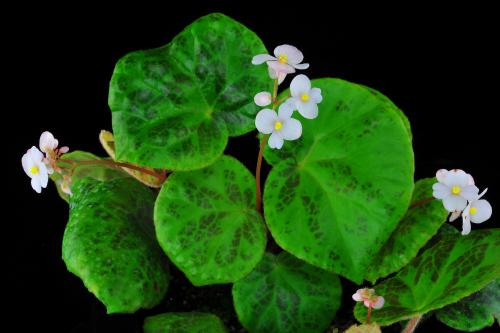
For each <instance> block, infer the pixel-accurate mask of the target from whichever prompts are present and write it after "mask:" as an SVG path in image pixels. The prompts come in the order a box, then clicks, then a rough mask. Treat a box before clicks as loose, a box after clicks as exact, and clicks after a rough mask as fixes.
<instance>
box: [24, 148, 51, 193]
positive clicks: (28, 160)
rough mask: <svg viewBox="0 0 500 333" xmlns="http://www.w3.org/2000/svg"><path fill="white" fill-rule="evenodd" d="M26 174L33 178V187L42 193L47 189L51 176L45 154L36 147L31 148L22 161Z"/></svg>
mask: <svg viewBox="0 0 500 333" xmlns="http://www.w3.org/2000/svg"><path fill="white" fill-rule="evenodd" d="M21 163H22V165H23V169H24V172H25V173H26V174H27V175H28V176H29V177H30V178H31V187H33V189H34V190H35V191H36V192H37V193H41V192H42V188H46V187H47V183H48V180H49V174H48V170H47V167H46V165H45V163H44V158H43V154H42V152H41V151H39V150H38V148H36V147H35V146H33V147H31V149H29V150H28V151H27V152H26V154H24V155H23V158H22V159H21Z"/></svg>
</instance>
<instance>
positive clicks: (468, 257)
mask: <svg viewBox="0 0 500 333" xmlns="http://www.w3.org/2000/svg"><path fill="white" fill-rule="evenodd" d="M499 253H500V230H498V229H492V230H476V231H473V232H472V233H471V234H469V235H467V236H462V235H457V234H447V235H443V236H441V239H440V240H439V241H438V242H437V243H436V244H434V245H433V246H432V247H431V248H429V249H428V250H427V251H425V252H423V253H422V254H421V255H420V256H418V257H416V258H415V259H413V261H412V262H411V263H410V264H408V265H407V266H406V267H405V268H404V269H403V270H401V271H400V272H399V273H398V274H397V275H395V276H394V277H392V278H389V279H387V280H385V281H383V282H381V283H380V284H377V285H375V286H374V287H373V288H374V289H375V292H376V293H377V295H381V296H383V297H384V298H385V305H384V307H383V308H382V309H380V310H374V311H373V314H372V320H373V322H376V323H378V324H380V325H390V324H392V323H395V322H397V321H400V320H403V319H408V318H410V317H413V316H418V315H422V314H425V313H427V312H429V311H432V310H435V309H439V308H441V307H443V306H445V305H448V304H451V303H454V302H457V301H458V300H460V299H461V298H463V297H465V296H468V295H470V294H472V293H473V292H476V291H478V290H480V289H481V288H483V287H484V286H486V285H487V284H488V283H490V282H491V281H493V280H494V279H496V278H499V277H500V262H499V261H498V254H499ZM354 315H355V317H356V319H358V320H359V321H361V322H364V321H365V319H366V307H364V306H363V305H362V304H361V303H358V304H357V305H356V308H355V310H354Z"/></svg>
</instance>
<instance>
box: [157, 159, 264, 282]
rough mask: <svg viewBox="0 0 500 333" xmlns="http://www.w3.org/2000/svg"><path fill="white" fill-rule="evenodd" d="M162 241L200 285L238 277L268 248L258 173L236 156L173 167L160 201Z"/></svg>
mask: <svg viewBox="0 0 500 333" xmlns="http://www.w3.org/2000/svg"><path fill="white" fill-rule="evenodd" d="M155 226H156V235H157V238H158V241H159V242H160V245H161V247H162V248H163V250H164V251H165V253H166V254H167V255H168V256H169V257H170V259H171V260H172V261H173V262H174V263H175V265H176V266H177V267H178V268H180V269H181V270H182V271H183V272H184V273H185V274H186V276H187V277H188V278H189V280H190V281H191V283H193V284H194V285H196V286H201V285H207V284H215V283H229V282H234V281H236V280H238V279H240V278H242V277H243V276H245V275H246V274H248V273H250V271H251V270H252V269H253V268H254V267H255V265H257V263H258V262H259V261H260V260H261V258H262V255H263V254H264V250H265V245H266V230H265V225H264V222H263V221H262V217H261V215H260V214H259V213H257V211H256V210H255V179H254V177H253V176H252V174H251V173H250V172H249V171H248V170H247V169H246V168H245V167H244V166H243V165H242V164H241V163H240V162H238V161H237V160H236V159H234V158H232V157H229V156H222V157H221V158H220V159H219V160H218V161H217V162H215V163H214V164H212V165H211V166H209V167H207V168H204V169H199V170H195V171H185V172H174V173H173V174H172V175H171V176H170V177H169V178H168V180H167V182H166V184H165V185H163V188H162V190H161V192H160V195H159V196H158V199H157V201H156V206H155Z"/></svg>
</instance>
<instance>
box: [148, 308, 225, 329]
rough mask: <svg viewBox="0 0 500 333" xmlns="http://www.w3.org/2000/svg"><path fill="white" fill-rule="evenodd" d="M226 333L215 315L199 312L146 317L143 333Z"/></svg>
mask: <svg viewBox="0 0 500 333" xmlns="http://www.w3.org/2000/svg"><path fill="white" fill-rule="evenodd" d="M168 332H172V333H173V332H175V333H226V332H227V330H226V328H225V327H224V324H223V323H222V321H221V320H220V319H219V317H217V316H216V315H213V314H210V313H200V312H186V313H173V312H172V313H162V314H159V315H156V316H152V317H147V318H146V320H145V321H144V333H168Z"/></svg>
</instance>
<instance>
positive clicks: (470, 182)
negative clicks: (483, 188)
mask: <svg viewBox="0 0 500 333" xmlns="http://www.w3.org/2000/svg"><path fill="white" fill-rule="evenodd" d="M467 177H468V178H469V182H468V183H467V185H474V178H472V176H471V175H469V174H467Z"/></svg>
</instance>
